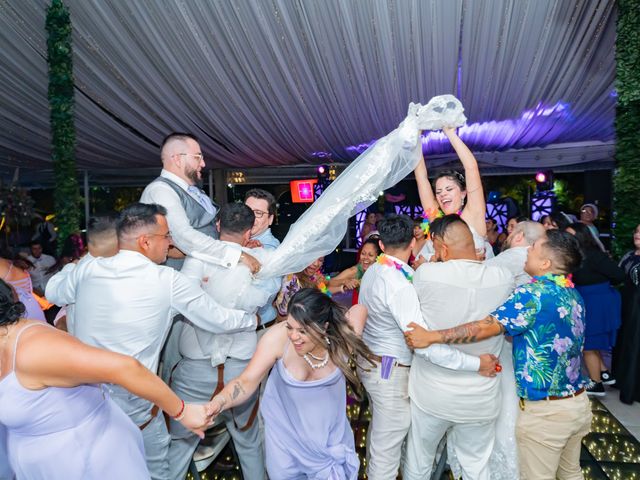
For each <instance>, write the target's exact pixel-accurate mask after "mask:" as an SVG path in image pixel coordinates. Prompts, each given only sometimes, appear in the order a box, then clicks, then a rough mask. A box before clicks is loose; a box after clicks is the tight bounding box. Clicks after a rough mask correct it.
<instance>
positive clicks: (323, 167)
mask: <svg viewBox="0 0 640 480" xmlns="http://www.w3.org/2000/svg"><path fill="white" fill-rule="evenodd" d="M326 171H327V167H325V166H324V165H320V166H319V167H318V174H320V175H324V174H325V172H326Z"/></svg>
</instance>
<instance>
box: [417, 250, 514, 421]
mask: <svg viewBox="0 0 640 480" xmlns="http://www.w3.org/2000/svg"><path fill="white" fill-rule="evenodd" d="M413 285H414V287H415V289H416V291H417V292H418V297H419V298H420V306H421V310H422V316H423V318H424V321H425V322H426V324H427V328H428V329H430V330H441V329H447V328H452V327H455V326H458V325H461V324H463V323H467V322H472V321H475V320H482V319H483V318H485V317H486V316H487V315H488V314H489V313H491V312H492V311H493V310H494V309H495V308H497V307H498V306H500V305H501V304H502V303H503V302H504V301H505V300H506V299H507V297H508V296H509V294H510V293H511V292H512V291H513V287H514V283H513V275H511V273H510V272H509V271H508V270H506V269H504V268H501V267H495V266H487V265H486V264H483V263H481V262H477V261H473V260H449V261H447V262H439V263H425V264H423V265H421V266H420V267H419V268H418V270H417V271H416V273H415V275H414V276H413ZM503 341H504V337H503V336H502V335H500V336H497V337H492V338H490V339H487V340H483V341H481V342H478V343H471V344H468V345H456V346H455V347H454V348H456V349H460V350H461V351H464V352H466V353H468V354H471V355H481V354H483V353H491V354H493V355H495V356H496V357H497V356H498V355H500V350H501V348H502V342H503ZM499 393H500V382H499V379H498V378H497V377H493V378H490V377H484V376H481V375H478V374H477V373H471V372H464V371H457V372H451V370H446V369H444V368H442V367H441V366H439V365H436V364H435V363H434V362H432V361H430V360H429V359H427V358H420V357H418V358H416V359H415V361H414V363H413V365H412V366H411V372H410V376H409V396H410V397H411V400H412V401H413V402H414V403H415V404H416V405H417V406H418V408H420V409H421V410H423V411H425V412H426V413H428V414H430V415H433V416H436V417H438V418H442V419H445V420H449V421H454V422H455V421H466V422H469V421H477V422H482V421H489V420H492V419H494V418H495V417H496V416H497V415H498V412H499V410H500V395H499Z"/></svg>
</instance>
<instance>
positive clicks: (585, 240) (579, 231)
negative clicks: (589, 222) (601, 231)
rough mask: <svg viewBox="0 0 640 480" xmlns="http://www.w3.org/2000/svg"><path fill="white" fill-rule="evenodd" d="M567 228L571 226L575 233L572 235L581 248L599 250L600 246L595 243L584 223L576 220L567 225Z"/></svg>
mask: <svg viewBox="0 0 640 480" xmlns="http://www.w3.org/2000/svg"><path fill="white" fill-rule="evenodd" d="M567 228H571V229H572V230H573V231H574V232H576V234H575V235H574V237H576V239H578V243H579V244H580V248H582V250H584V251H586V250H600V247H599V246H598V244H597V243H596V240H595V238H594V237H593V234H592V233H591V230H589V227H587V226H586V225H585V224H584V223H580V222H576V223H572V224H571V225H569V226H568V227H567Z"/></svg>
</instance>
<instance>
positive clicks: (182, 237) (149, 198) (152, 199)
mask: <svg viewBox="0 0 640 480" xmlns="http://www.w3.org/2000/svg"><path fill="white" fill-rule="evenodd" d="M160 176H161V177H164V178H166V179H168V180H171V181H172V182H173V183H175V184H176V185H178V186H180V188H182V189H184V191H185V192H187V193H189V191H188V188H189V185H188V184H187V182H185V181H184V180H182V179H181V178H180V177H178V176H177V175H174V174H173V173H171V172H168V171H166V170H164V169H163V170H162V172H161V173H160ZM189 195H190V196H192V197H193V198H194V199H195V200H196V201H198V202H199V200H198V198H196V197H194V196H193V195H192V194H191V193H189ZM140 201H141V202H142V203H156V204H158V205H162V206H163V207H164V208H166V209H167V223H168V224H169V230H170V231H171V238H172V239H173V243H174V244H175V245H176V247H178V248H179V249H180V250H182V251H183V252H184V253H185V254H187V255H191V254H192V253H193V252H195V251H196V250H200V251H202V250H205V251H207V252H209V253H210V254H211V255H212V256H213V257H214V258H215V260H216V263H217V264H219V265H222V266H224V267H227V268H228V267H231V266H233V265H236V264H237V263H238V260H239V259H240V254H241V253H242V251H241V249H240V246H239V245H236V244H233V245H230V244H223V243H221V242H220V241H218V240H216V239H214V238H211V237H209V236H208V235H205V234H204V233H202V232H199V231H197V230H195V229H194V228H193V227H192V226H191V224H190V223H189V219H188V218H187V215H186V213H185V211H184V208H183V207H182V203H180V197H178V195H177V194H176V192H175V191H174V190H173V189H172V188H171V187H170V186H169V185H167V184H166V183H164V182H151V183H150V184H149V185H147V187H146V188H145V189H144V191H143V192H142V196H141V197H140Z"/></svg>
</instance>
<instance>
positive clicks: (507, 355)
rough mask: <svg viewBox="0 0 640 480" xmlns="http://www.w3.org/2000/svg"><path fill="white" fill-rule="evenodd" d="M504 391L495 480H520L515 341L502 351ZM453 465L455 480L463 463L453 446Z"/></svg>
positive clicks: (493, 455) (494, 460)
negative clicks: (513, 347) (514, 361)
mask: <svg viewBox="0 0 640 480" xmlns="http://www.w3.org/2000/svg"><path fill="white" fill-rule="evenodd" d="M500 365H502V372H500V388H501V390H502V406H501V408H500V414H499V415H498V418H497V420H496V440H495V444H494V446H493V452H491V457H490V458H489V469H490V470H489V471H490V474H491V480H519V478H520V472H519V470H518V449H517V445H516V420H517V419H518V395H517V393H516V379H515V374H514V373H513V357H512V346H511V342H509V341H506V342H504V343H503V347H502V351H501V352H500ZM447 458H448V459H449V466H450V467H451V471H452V472H453V475H454V477H455V478H461V477H462V469H461V468H460V462H459V461H458V458H457V457H456V454H455V452H454V451H453V448H451V446H449V445H448V446H447Z"/></svg>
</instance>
